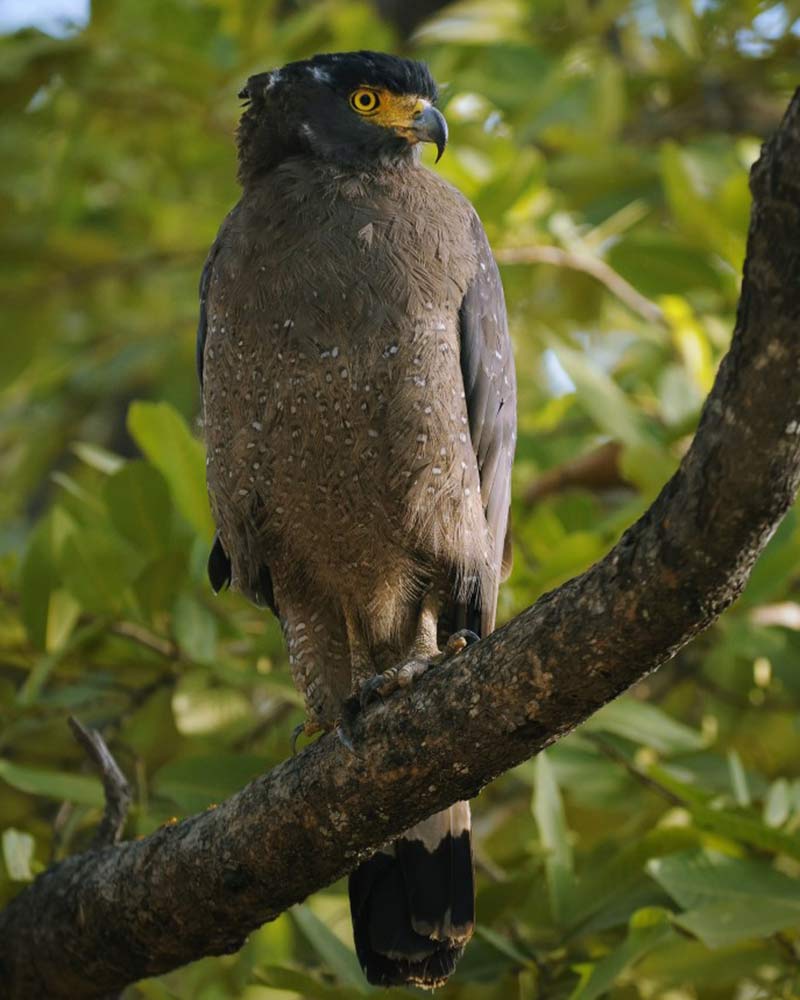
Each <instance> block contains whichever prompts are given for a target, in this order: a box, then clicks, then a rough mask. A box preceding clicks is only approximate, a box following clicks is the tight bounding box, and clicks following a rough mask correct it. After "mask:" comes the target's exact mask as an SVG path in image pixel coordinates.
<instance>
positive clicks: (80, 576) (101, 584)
mask: <svg viewBox="0 0 800 1000" xmlns="http://www.w3.org/2000/svg"><path fill="white" fill-rule="evenodd" d="M144 561H145V560H144V556H143V555H142V554H141V552H138V551H137V550H136V549H135V548H134V547H133V546H132V545H129V544H128V543H127V542H126V541H124V540H123V539H122V538H120V537H119V536H118V535H116V534H113V533H112V532H111V531H109V530H108V529H106V528H103V527H99V526H98V527H89V528H84V529H81V530H78V531H74V532H73V533H72V534H71V535H70V536H69V537H68V538H67V540H66V541H65V542H64V546H63V548H62V550H61V555H60V558H59V570H60V572H61V576H62V578H63V580H64V583H65V585H66V587H67V589H68V590H69V591H70V593H71V594H72V595H73V597H75V599H76V600H77V601H78V602H79V603H80V604H81V606H82V607H83V608H85V609H86V610H87V611H93V612H96V613H98V614H106V613H109V612H115V611H119V610H120V608H121V606H122V604H123V596H124V593H125V591H126V590H127V588H128V587H129V586H130V584H131V583H132V582H133V581H134V580H135V579H136V577H137V575H138V574H139V572H140V571H141V569H142V566H143V565H144Z"/></svg>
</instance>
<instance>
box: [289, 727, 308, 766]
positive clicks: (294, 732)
mask: <svg viewBox="0 0 800 1000" xmlns="http://www.w3.org/2000/svg"><path fill="white" fill-rule="evenodd" d="M305 728H306V726H305V723H304V722H301V723H300V725H299V726H295V727H294V729H293V730H292V757H296V756H297V741H298V740H299V739H300V734H301V733H302V732H303V730H304V729H305Z"/></svg>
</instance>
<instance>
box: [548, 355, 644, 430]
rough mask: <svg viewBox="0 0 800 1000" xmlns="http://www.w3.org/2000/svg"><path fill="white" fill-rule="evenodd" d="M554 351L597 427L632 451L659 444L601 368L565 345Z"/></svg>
mask: <svg viewBox="0 0 800 1000" xmlns="http://www.w3.org/2000/svg"><path fill="white" fill-rule="evenodd" d="M553 350H554V351H555V353H556V354H557V355H558V360H559V361H560V362H561V364H562V365H563V367H564V370H565V371H566V372H567V374H568V375H569V377H570V378H571V379H572V381H573V382H574V383H575V387H576V389H577V400H578V403H579V404H580V406H581V407H583V409H584V410H586V412H587V413H588V415H589V416H590V417H591V418H592V420H594V422H595V423H596V424H597V426H598V427H599V428H600V429H601V430H603V431H605V432H606V433H607V434H610V435H611V437H613V438H615V439H617V440H618V441H622V442H623V443H624V444H627V445H630V446H631V447H639V448H644V447H646V446H648V445H649V446H651V447H652V445H653V444H656V443H658V436H657V434H656V433H655V431H654V429H653V427H652V426H651V425H650V424H648V423H647V421H646V420H645V418H644V417H643V416H642V414H641V411H640V410H638V409H637V408H636V407H635V406H634V405H633V403H631V402H630V400H629V399H628V397H627V396H626V395H625V393H624V392H623V391H622V390H621V389H620V388H619V386H618V385H617V384H616V382H614V380H613V379H612V378H611V377H610V376H609V375H607V374H606V373H605V372H604V371H603V370H602V368H600V366H599V365H597V364H592V363H590V361H589V359H588V358H587V357H586V356H585V355H584V354H581V353H580V351H575V350H573V349H572V348H570V347H567V346H566V345H564V344H562V343H558V344H554V345H553Z"/></svg>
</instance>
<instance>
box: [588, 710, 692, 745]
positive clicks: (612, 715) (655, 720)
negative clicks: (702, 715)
mask: <svg viewBox="0 0 800 1000" xmlns="http://www.w3.org/2000/svg"><path fill="white" fill-rule="evenodd" d="M581 732H589V733H592V732H606V733H614V735H615V736H622V737H623V738H624V739H626V740H631V741H633V742H634V743H641V744H643V745H644V746H648V747H652V748H653V749H654V750H657V751H658V752H659V753H665V754H672V753H687V752H688V751H691V750H700V749H701V748H703V747H704V746H705V743H706V741H705V739H704V738H703V736H702V735H701V734H700V733H698V732H697V731H696V730H694V729H690V728H689V726H686V725H684V724H683V723H682V722H678V721H677V720H675V719H673V718H671V717H670V716H669V715H667V713H666V712H664V711H663V710H662V709H660V708H658V707H657V706H656V705H651V704H649V703H648V702H646V701H638V700H637V699H636V698H631V697H623V698H617V699H616V701H612V702H611V703H610V704H608V705H606V706H605V707H604V708H602V709H601V710H600V711H599V712H598V713H597V714H596V715H594V716H592V718H591V719H589V720H587V721H586V722H585V723H584V724H583V726H582V727H581Z"/></svg>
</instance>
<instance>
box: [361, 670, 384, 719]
mask: <svg viewBox="0 0 800 1000" xmlns="http://www.w3.org/2000/svg"><path fill="white" fill-rule="evenodd" d="M385 684H386V678H385V677H384V676H383V674H376V675H375V676H374V677H370V678H369V680H366V681H364V683H363V684H362V685H361V690H360V691H359V692H358V700H359V703H360V705H361V711H362V712H363V711H366V709H368V708H369V706H370V705H372V704H373V702H376V701H383V694H384V690H383V689H384V686H385Z"/></svg>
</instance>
